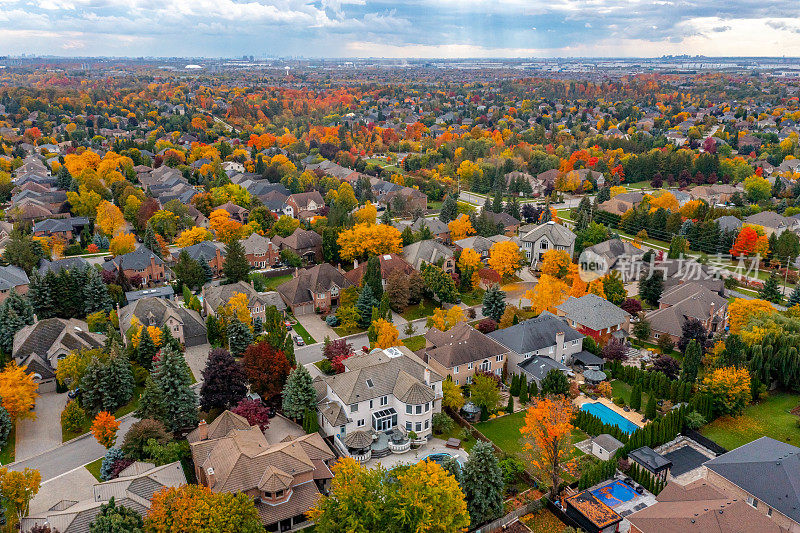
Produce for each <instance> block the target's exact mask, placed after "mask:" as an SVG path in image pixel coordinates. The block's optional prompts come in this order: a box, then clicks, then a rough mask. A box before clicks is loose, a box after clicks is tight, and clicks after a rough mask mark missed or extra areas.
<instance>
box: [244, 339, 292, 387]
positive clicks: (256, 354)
mask: <svg viewBox="0 0 800 533" xmlns="http://www.w3.org/2000/svg"><path fill="white" fill-rule="evenodd" d="M242 363H243V364H244V371H245V374H246V375H247V380H248V381H249V382H250V388H251V389H252V390H253V391H255V392H256V393H258V394H259V395H260V396H261V398H262V399H264V400H269V399H271V398H273V397H275V396H277V395H278V394H280V392H281V390H283V385H284V383H286V378H287V377H288V376H289V371H290V370H291V365H290V364H289V360H288V359H286V356H285V355H284V354H283V352H281V351H279V350H276V349H275V348H274V347H273V346H272V345H270V344H269V343H268V342H267V341H260V342H257V343H256V344H251V345H250V346H248V347H247V350H245V352H244V360H243V361H242Z"/></svg>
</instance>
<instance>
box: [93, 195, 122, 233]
mask: <svg viewBox="0 0 800 533" xmlns="http://www.w3.org/2000/svg"><path fill="white" fill-rule="evenodd" d="M97 225H98V226H100V229H101V230H102V231H103V233H105V234H106V235H108V236H109V237H113V236H114V235H116V234H117V233H119V232H120V231H121V230H122V228H124V227H125V217H124V216H123V214H122V211H120V210H119V207H117V206H115V205H114V204H112V203H111V202H107V201H106V200H103V201H102V202H100V205H98V206H97Z"/></svg>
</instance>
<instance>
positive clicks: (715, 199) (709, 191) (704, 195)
mask: <svg viewBox="0 0 800 533" xmlns="http://www.w3.org/2000/svg"><path fill="white" fill-rule="evenodd" d="M737 192H741V191H739V189H737V188H736V187H734V186H733V185H727V184H724V183H717V184H714V185H698V186H697V187H692V188H691V189H689V196H690V197H691V199H692V200H704V201H705V202H706V203H707V204H708V205H710V206H714V205H717V204H727V203H729V202H730V201H731V198H732V197H733V195H734V194H736V193H737Z"/></svg>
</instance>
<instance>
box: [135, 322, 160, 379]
mask: <svg viewBox="0 0 800 533" xmlns="http://www.w3.org/2000/svg"><path fill="white" fill-rule="evenodd" d="M157 352H158V348H156V345H155V343H154V342H153V339H152V337H150V333H149V332H148V331H147V328H146V327H144V326H143V327H142V333H141V336H140V338H139V346H138V347H137V348H136V362H137V363H139V366H142V367H144V368H147V369H148V370H149V369H151V368H153V358H154V357H155V356H156V353H157Z"/></svg>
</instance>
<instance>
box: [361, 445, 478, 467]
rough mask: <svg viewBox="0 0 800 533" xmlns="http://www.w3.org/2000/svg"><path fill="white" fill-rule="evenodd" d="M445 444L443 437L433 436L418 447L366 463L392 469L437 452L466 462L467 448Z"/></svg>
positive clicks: (369, 465) (411, 463) (370, 465)
mask: <svg viewBox="0 0 800 533" xmlns="http://www.w3.org/2000/svg"><path fill="white" fill-rule="evenodd" d="M445 444H446V441H443V440H442V439H437V438H432V439H430V440H429V441H427V442H426V443H425V444H423V445H421V446H420V447H419V448H417V449H410V450H409V451H408V452H406V453H403V454H394V453H392V454H390V455H387V456H385V457H373V458H371V459H370V460H369V461H367V462H365V463H364V465H365V466H368V467H374V466H377V465H383V467H384V468H387V469H390V468H394V467H395V466H399V465H413V464H415V463H418V462H420V461H422V460H423V459H424V458H425V457H427V456H429V455H435V454H447V455H450V456H451V457H455V458H456V459H457V460H458V462H460V463H462V464H463V463H465V462H466V460H467V458H468V457H469V454H468V453H467V452H466V451H465V450H463V449H461V448H459V449H458V450H454V449H453V448H448V447H447V446H446V445H445Z"/></svg>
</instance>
